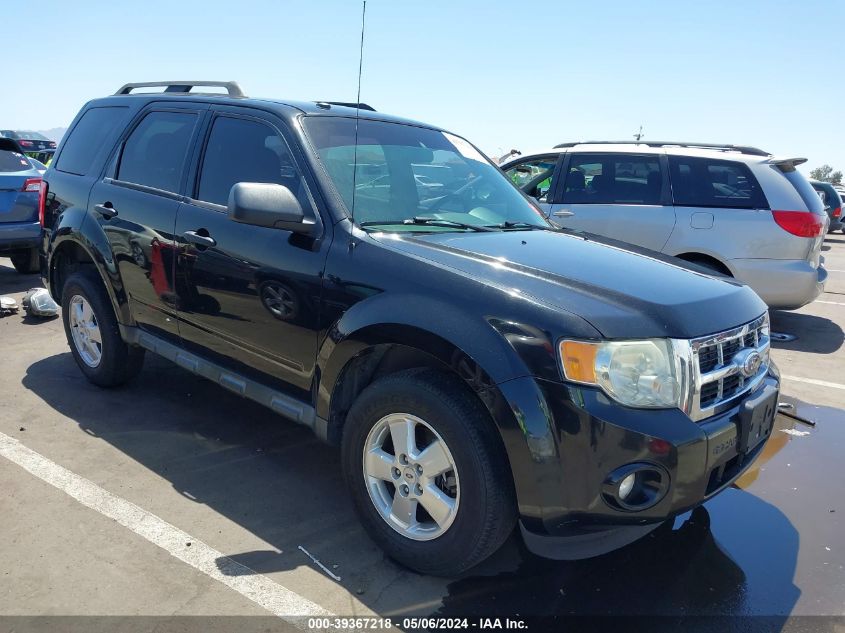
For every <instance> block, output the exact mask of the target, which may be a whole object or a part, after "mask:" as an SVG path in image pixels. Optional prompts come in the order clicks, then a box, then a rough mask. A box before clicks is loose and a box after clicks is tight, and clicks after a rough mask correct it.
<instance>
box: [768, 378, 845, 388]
mask: <svg viewBox="0 0 845 633" xmlns="http://www.w3.org/2000/svg"><path fill="white" fill-rule="evenodd" d="M780 377H781V378H784V379H786V380H792V381H794V382H806V383H807V384H808V385H818V386H819V387H830V388H831V389H845V385H840V384H839V383H838V382H827V381H826V380H816V379H815V378H801V377H799V376H788V375H786V374H781V376H780Z"/></svg>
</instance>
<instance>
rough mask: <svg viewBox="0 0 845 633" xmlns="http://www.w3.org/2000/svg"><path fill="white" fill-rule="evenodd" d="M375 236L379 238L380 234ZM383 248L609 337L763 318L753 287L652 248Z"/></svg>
mask: <svg viewBox="0 0 845 633" xmlns="http://www.w3.org/2000/svg"><path fill="white" fill-rule="evenodd" d="M375 237H376V239H379V237H378V236H377V235H376V236H375ZM390 238H391V239H389V240H383V244H384V245H385V246H390V247H393V248H396V249H398V250H400V251H402V252H405V253H407V254H409V255H413V256H416V257H418V258H423V259H427V260H430V261H433V262H437V263H438V264H440V265H442V266H446V267H449V268H451V269H453V270H455V271H457V272H460V273H462V274H464V275H466V276H468V277H471V278H473V279H476V280H478V281H479V283H485V281H487V280H489V281H490V282H491V283H493V284H495V285H496V286H498V287H505V288H508V287H509V288H514V289H517V290H519V291H520V293H522V294H523V295H525V296H528V297H531V298H532V299H535V300H537V301H539V302H542V303H545V304H547V305H552V306H554V307H556V308H559V309H560V310H565V311H567V312H570V313H572V314H575V315H578V316H580V317H581V318H583V319H585V320H586V321H588V322H589V323H590V324H592V325H593V327H595V328H596V329H597V330H598V331H599V332H601V334H602V336H604V337H606V338H650V337H666V336H668V337H673V338H693V337H696V336H702V335H705V334H711V333H714V332H719V331H722V330H727V329H730V328H732V327H735V326H737V325H741V324H743V323H746V322H748V321H751V320H753V319H755V318H757V317H759V316H760V315H761V314H762V313H763V312H765V311H766V304H765V303H764V302H763V301H762V300H761V299H760V298H759V297H758V296H757V295H756V294H755V293H754V291H752V290H751V289H750V288H748V287H746V286H744V285H742V284H741V283H739V282H736V281H734V280H732V279H729V278H722V277H713V276H711V275H709V274H706V273H704V272H701V271H700V270H695V269H693V268H692V267H688V266H686V265H685V263H684V262H682V261H680V260H678V259H675V258H670V257H666V256H663V255H660V254H659V253H655V252H653V251H647V250H643V249H638V248H637V247H634V246H631V245H628V244H625V245H622V244H621V243H610V242H608V241H606V240H601V241H599V240H597V239H594V238H592V237H583V236H579V235H573V234H570V233H566V232H555V231H500V232H484V233H481V232H477V233H455V232H447V233H431V234H422V233H414V234H413V235H402V234H400V235H398V236H397V235H396V234H391V235H390Z"/></svg>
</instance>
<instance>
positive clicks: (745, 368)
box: [733, 349, 763, 378]
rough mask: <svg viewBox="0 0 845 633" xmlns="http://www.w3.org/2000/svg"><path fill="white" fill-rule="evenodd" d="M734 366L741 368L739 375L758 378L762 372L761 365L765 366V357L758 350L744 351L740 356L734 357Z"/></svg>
mask: <svg viewBox="0 0 845 633" xmlns="http://www.w3.org/2000/svg"><path fill="white" fill-rule="evenodd" d="M733 362H734V364H736V365H737V366H738V367H739V373H741V374H742V375H743V376H745V377H746V378H751V377H752V376H756V375H757V372H758V371H760V365H762V364H763V357H762V356H760V353H759V352H758V351H757V350H753V349H744V350H742V351H741V352H740V353H739V354H737V355H736V356H734V359H733Z"/></svg>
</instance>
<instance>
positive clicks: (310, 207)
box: [15, 82, 823, 575]
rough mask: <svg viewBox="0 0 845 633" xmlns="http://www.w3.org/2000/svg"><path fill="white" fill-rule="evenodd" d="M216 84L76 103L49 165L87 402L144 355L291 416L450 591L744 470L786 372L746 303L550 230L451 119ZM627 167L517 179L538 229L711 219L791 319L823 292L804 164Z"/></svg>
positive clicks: (608, 541) (598, 162)
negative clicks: (767, 267)
mask: <svg viewBox="0 0 845 633" xmlns="http://www.w3.org/2000/svg"><path fill="white" fill-rule="evenodd" d="M156 85H157V86H160V87H161V88H162V89H163V92H161V93H150V92H142V93H137V92H136V89H138V88H142V87H143V88H144V89H145V90H149V89H150V88H152V87H153V86H156ZM204 85H208V82H182V83H179V84H168V83H167V82H162V83H159V84H146V83H145V84H127V85H126V86H124V87H122V88H121V89H119V90H118V91H117V92H116V93H115V94H114V95H112V96H108V97H104V98H98V99H94V100H92V101H90V102H89V103H87V104H86V105H85V106H84V107H83V109H82V110H81V112H80V113H79V114H78V115H77V117H76V119H75V120H74V122H73V123H72V125H71V127H70V129H69V131H68V133H67V134H66V136H65V138H64V139H63V141H62V143H61V146H60V147H59V149H58V151H57V155H56V158H55V160H54V161H53V163H51V165H50V166H49V168H48V169H47V172H46V174H45V175H44V183H43V185H44V186H43V187H42V188H41V189H40V193H41V194H42V195H41V197H40V200H39V206H40V208H41V212H40V217H41V218H42V224H43V232H42V244H41V249H40V254H41V270H42V274H43V276H44V279H45V283H46V284H47V287H48V288H49V290H50V292H51V294H52V296H53V297H54V298H55V299H56V300H57V301H60V302H61V305H62V318H63V322H64V327H65V332H66V334H67V339H68V344H69V346H70V349H71V352H72V354H73V357H74V359H75V361H76V363H77V365H78V367H79V369H80V371H81V372H82V373H83V374H84V375H85V376H86V377H87V378H88V379H89V380H90V381H91V382H92V383H94V384H97V385H101V386H104V387H111V386H115V385H119V384H122V383H124V382H126V381H128V380H130V379H132V377H133V376H135V375H136V374H137V373H138V372H139V371H141V368H142V364H143V360H144V355H145V353H146V352H150V353H156V354H160V355H163V356H164V357H166V358H170V359H171V360H173V361H175V362H177V363H178V364H179V365H180V366H181V367H184V368H185V369H187V370H189V371H193V372H195V373H197V374H199V375H201V376H204V377H206V378H209V379H211V380H214V381H215V382H218V383H219V384H220V385H222V386H225V387H226V388H227V389H229V390H231V391H233V392H235V393H237V394H240V395H241V396H244V397H246V398H250V399H253V400H255V401H257V402H260V403H262V404H264V405H266V406H267V407H269V408H270V409H271V410H273V411H276V412H277V413H280V414H282V415H284V416H286V417H289V418H291V419H293V420H295V421H297V422H299V423H301V424H304V425H307V426H308V427H310V428H311V429H313V430H314V432H315V433H316V434H317V435H318V436H319V437H320V438H322V439H324V440H326V441H327V442H329V443H331V444H334V445H336V446H338V447H339V449H340V453H341V469H342V471H343V475H344V478H345V484H346V489H347V490H348V494H349V497H350V499H351V501H352V503H353V504H354V506H355V508H356V510H357V512H358V514H359V517H360V519H361V521H362V523H363V524H364V525H365V526H366V528H367V531H368V533H369V534H370V535H371V536H372V538H373V539H374V540H375V541H376V542H377V543H378V544H379V545H381V547H383V548H384V550H385V551H386V552H387V553H388V554H389V555H390V556H391V557H393V558H394V559H395V560H397V561H399V562H401V563H403V564H404V565H407V566H409V567H411V568H413V569H416V570H418V571H422V572H426V573H433V574H442V575H452V574H459V573H461V572H463V571H465V570H467V569H468V568H470V567H472V566H473V565H475V564H477V563H479V562H480V561H482V560H484V559H485V558H486V557H487V556H489V555H490V554H491V553H492V552H494V551H495V550H496V549H497V548H498V547H499V546H500V545H501V544H502V543H503V542H504V541H505V539H506V538H507V537H508V536H509V535H510V534H511V533H512V532H513V530H514V528H515V527H516V526H517V525H519V526H520V531H521V533H522V536H523V539H524V541H525V543H526V544H527V546H528V547H529V548H530V549H531V550H533V551H535V552H537V553H540V554H543V555H545V556H549V557H552V558H559V559H577V558H586V557H590V556H596V555H599V554H602V553H605V552H608V551H611V550H613V549H616V548H619V547H622V546H624V545H625V544H627V543H630V542H632V541H633V540H635V539H638V538H640V537H642V536H644V535H646V534H647V533H649V532H650V531H652V530H653V529H655V528H656V527H657V526H659V525H660V524H661V523H662V522H664V521H665V520H666V519H668V518H671V517H674V516H676V515H678V514H680V513H683V512H686V511H688V510H690V509H691V508H694V507H696V506H698V505H700V504H701V503H703V502H704V501H705V500H707V499H710V498H712V497H713V496H714V495H717V494H719V493H720V492H721V491H723V490H724V489H726V488H727V487H729V486H730V485H731V484H732V483H733V482H734V481H736V479H737V478H738V477H739V476H740V475H741V474H742V473H743V472H744V471H745V470H746V469H747V468H748V467H749V466H750V465H751V463H752V462H753V461H754V459H755V458H756V457H757V456H758V455H759V454H760V451H761V450H762V448H763V446H764V444H765V443H766V441H767V439H768V438H769V437H770V435H771V432H772V426H773V421H774V416H775V412H776V410H777V404H778V394H779V375H778V371H777V369H776V368H775V366H774V365H773V364H772V363H771V360H770V357H769V346H770V332H769V320H768V311H767V306H766V304H765V303H764V302H763V301H762V300H761V299H760V297H758V296H757V295H756V294H755V293H754V292H753V291H752V290H751V289H750V288H748V287H747V286H745V285H743V284H741V283H738V282H737V281H736V280H734V279H731V278H730V277H728V276H726V275H719V276H714V275H711V274H708V272H707V271H706V270H705V269H702V268H700V267H698V266H694V265H689V266H687V265H685V264H684V263H683V262H681V261H680V260H678V259H675V258H671V257H668V256H665V255H661V254H660V253H658V252H654V251H651V250H646V249H643V248H639V247H637V246H633V245H630V244H626V245H620V243H618V242H611V241H609V240H606V239H605V238H601V237H597V236H594V235H588V234H586V233H579V232H575V231H567V230H562V229H559V228H555V227H554V226H552V225H551V224H550V223H549V222H548V221H547V219H546V218H545V217H543V215H542V214H540V213H539V212H538V208H537V206H536V204H535V201H533V200H531V199H530V198H529V197H527V196H526V195H524V194H523V193H522V192H520V191H519V190H518V189H517V188H516V187H514V186H513V185H512V184H511V183H510V182H509V181H508V179H507V178H506V177H505V176H504V175H503V174H502V172H501V171H500V170H499V169H498V168H497V167H496V166H495V165H493V164H492V163H491V162H490V161H489V160H488V159H487V158H486V157H485V156H484V155H483V153H482V152H480V151H479V150H478V149H477V148H476V147H475V146H474V145H472V144H471V143H470V142H469V141H467V140H466V139H464V138H462V137H460V136H458V135H456V134H453V133H451V132H448V131H446V130H442V129H440V128H436V127H433V126H430V125H426V124H423V123H418V122H414V121H408V120H405V119H401V118H398V117H394V116H390V115H385V114H381V113H378V112H375V111H374V110H373V109H372V108H364V107H354V104H353V107H350V104H339V103H329V102H308V103H296V102H291V101H288V100H279V101H274V100H266V99H261V100H256V99H250V98H248V97H247V96H245V95H244V94H243V91H242V90H241V89H240V87H239V86H238V85H237V84H234V83H231V82H213V83H212V84H211V85H214V86H217V87H222V88H224V89H225V90H226V92H227V93H228V95H221V94H216V95H212V94H202V93H200V94H198V93H197V92H196V91H195V88H200V89H202V87H203V86H204ZM570 149H571V151H569V150H570ZM624 149H626V148H624V147H621V146H619V147H617V146H613V147H609V146H598V147H593V148H592V149H591V152H590V153H581V152H579V151H578V150H579V148H577V147H574V146H573V147H572V148H567V149H558V150H555V151H554V152H550V153H548V154H544V155H543V156H540V157H538V159H537V161H535V163H536V164H529V163H522V165H523V167H522V169H523V170H534V172H536V174H535V173H534V172H532V177H530V178H529V180H528V182H527V183H524V184H525V185H526V186H527V189H528V190H529V191H531V192H532V194H533V195H535V196H536V197H537V198H539V199H541V200H542V204H544V205H546V208H547V214H548V215H549V216H551V217H552V218H554V219H555V220H560V219H567V218H573V217H576V218H577V217H586V216H589V215H590V211H591V210H593V209H594V208H597V207H596V206H595V205H598V204H600V205H603V206H604V208H606V209H607V210H608V212H612V211H613V210H614V209H613V206H614V205H620V204H623V205H626V207H627V209H628V213H623V214H619V215H617V216H615V217H614V220H613V222H614V223H618V224H620V225H621V226H622V230H623V233H622V236H623V237H624V236H630V235H634V234H637V235H641V236H643V240H645V239H646V238H645V235H646V231H645V230H643V229H641V228H640V227H639V224H638V223H637V222H633V221H632V215H634V214H635V212H636V211H640V212H641V213H640V215H641V217H642V218H643V220H644V222H645V225H646V226H650V227H652V230H653V231H655V232H658V233H660V235H662V237H661V238H660V239H659V240H658V241H659V242H664V244H658V243H657V242H654V243H652V242H649V244H651V245H653V246H657V247H658V248H657V250H660V249H661V248H662V247H663V246H664V245H665V243H666V242H668V241H669V240H670V239H671V237H672V234H673V229H672V227H671V226H667V224H668V221H667V220H666V219H665V218H664V216H667V217H668V216H671V217H674V218H676V220H675V221H674V223H675V224H682V223H686V224H687V225H689V226H690V227H691V229H694V230H701V231H709V230H712V227H713V226H715V225H718V226H721V224H722V215H723V214H722V211H721V209H722V208H723V207H725V208H727V209H729V210H730V211H732V212H735V213H736V214H737V215H738V217H739V222H740V223H745V224H747V225H748V231H751V232H752V233H751V234H754V232H756V233H757V234H758V235H759V239H758V240H757V241H759V242H761V243H766V242H771V241H776V242H777V244H778V246H779V247H781V248H784V249H786V257H788V258H790V259H789V261H791V262H794V264H793V266H794V268H795V269H796V270H797V272H795V273H794V275H795V277H796V281H795V283H798V284H799V285H801V284H803V283H804V281H803V279H804V277H807V278H810V277H812V280H811V281H812V283H811V284H808V285H810V286H812V288H808V289H803V288H802V289H803V290H805V292H806V296H805V295H801V296H800V297H796V298H784V299H783V300H782V301H783V302H784V303H789V304H799V303H801V302H802V301H805V300H809V299H808V297H809V296H810V295H812V294H813V292H815V291H816V284H817V283H820V282H821V281H822V279H821V278H820V277H821V273H820V272H818V261H817V260H818V240H819V239H820V237H819V235H817V233H819V231H820V223H821V220H820V219H819V218H820V216H819V214H820V213H823V210H822V206H821V200H820V199H819V197H818V196H817V195H816V193H815V192H814V191H813V189H812V188H811V187H810V186H809V184H808V183H807V182H806V180H804V179H803V178H799V177H797V176H796V172H795V170H794V166H795V164H796V160H794V159H791V160H789V159H787V160H775V159H773V158H772V157H768V156H767V155H763V154H748V153H744V152H743V151H724V152H715V151H712V150H708V151H706V152H705V151H703V150H701V151H699V150H695V151H693V153H692V155H687V154H685V153H680V152H679V153H672V152H670V151H669V150H668V149H667V148H650V149H648V150H647V151H637V152H633V153H632V152H628V153H625V152H624V151H623V150H624ZM628 149H630V148H628ZM685 151H686V150H685ZM696 152H698V153H696ZM751 156H753V160H752V159H751V158H750V157H751ZM15 159H16V160H18V161H20V160H21V159H20V158H18V157H15ZM540 159H542V160H540ZM714 161H716V162H714ZM21 166H23V165H22V164H21ZM516 168H517V167H514V170H516ZM670 172H671V178H672V179H673V181H674V182H675V183H676V184H677V186H676V187H675V191H676V194H677V197H676V198H673V197H672V189H670V188H669V186H668V183H669V178H670V175H669V174H670ZM702 173H703V174H704V178H706V179H707V180H706V181H707V182H709V183H710V189H707V187H700V186H699V184H700V183H701V182H703V181H702V180H700V179H698V178H699V177H700V175H701V174H702ZM520 174H522V175H526V176H527V175H528V174H524V173H523V172H520ZM569 174H572V176H571V177H570V176H569ZM17 186H18V185H17V184H15V187H17ZM532 188H533V189H532ZM537 189H542V191H540V192H538V191H537ZM44 192H46V196H45V195H43V194H44ZM681 192H684V193H683V197H681ZM538 194H539V195H538ZM591 205H592V206H591ZM708 205H710V206H708ZM720 205H721V206H720ZM726 205H730V206H726ZM765 206H770V207H771V208H772V209H775V210H776V211H775V212H774V213H773V212H772V211H771V210H769V209H766V210H765V211H764V209H763V207H765ZM633 207H636V209H634V208H633ZM562 211H565V212H567V213H568V214H569V215H568V216H567V213H558V212H562ZM725 215H727V213H725ZM758 215H759V216H760V218H762V217H763V216H767V221H766V222H769V223H771V224H772V226H768V224H767V223H764V222H763V220H761V219H760V218H758V217H756V216H758ZM717 216H718V218H717ZM726 221H728V222H736V220H731V219H730V218H728V219H727V220H726ZM696 227H698V228H696ZM748 231H746V234H748ZM626 232H627V233H628V234H630V235H626ZM686 232H687V231H686V229H685V230H684V233H686ZM779 232H782V233H784V234H785V235H787V236H791V238H794V240H795V242H794V243H793V242H785V241H781V240H779V238H780V237H781V236H780V233H779ZM649 239H650V238H649ZM713 242H714V243H717V242H718V240H713ZM755 248H758V249H759V251H754V252H760V253H764V254H765V255H766V256H771V259H772V260H773V261H775V262H776V263H777V262H778V260H777V259H776V258H775V257H774V256H773V255H771V254H770V253H769V251H767V250H765V247H764V245H761V246H759V247H755ZM746 258H748V255H747V252H746V254H745V255H744V256H743V259H746ZM727 261H729V262H732V261H733V260H731V259H730V258H729V259H728V260H727ZM732 265H734V264H732ZM746 268H750V266H746ZM782 268H783V269H784V270H786V269H789V266H787V265H783V266H782ZM737 270H738V268H737ZM790 283H792V281H791V282H790ZM237 423H238V421H233V424H237ZM737 521H739V522H741V521H742V518H741V517H737Z"/></svg>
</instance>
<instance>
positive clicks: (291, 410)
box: [120, 326, 324, 435]
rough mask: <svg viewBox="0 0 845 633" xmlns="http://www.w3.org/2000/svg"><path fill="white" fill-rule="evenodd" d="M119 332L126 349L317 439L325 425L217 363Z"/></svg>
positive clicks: (311, 412) (134, 331)
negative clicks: (153, 357) (170, 365)
mask: <svg viewBox="0 0 845 633" xmlns="http://www.w3.org/2000/svg"><path fill="white" fill-rule="evenodd" d="M120 330H121V335H122V336H123V340H124V341H126V342H127V343H128V344H129V345H138V346H140V347H143V348H144V349H146V350H149V351H151V352H153V353H154V354H158V355H159V356H162V357H164V358H166V359H167V360H170V361H173V362H174V363H176V364H177V365H179V367H181V368H182V369H187V370H188V371H189V372H191V373H194V374H197V375H198V376H202V377H203V378H208V379H209V380H211V381H213V382H216V383H217V384H219V385H221V386H222V387H225V388H226V389H228V390H229V391H231V392H233V393H236V394H238V395H239V396H242V397H244V398H248V399H249V400H253V401H255V402H257V403H258V404H263V405H264V406H265V407H268V408H269V409H272V410H273V411H275V412H276V413H278V414H279V415H283V416H284V417H286V418H289V419H291V420H293V421H294V422H298V423H299V424H303V425H305V426H307V427H308V428H310V429H311V430H313V431H315V432H317V434H318V435H320V432H319V431H320V430H321V428H318V427H322V426H324V425H323V424H318V421H317V415H316V411H315V409H314V407H312V406H311V405H310V404H307V403H305V402H302V401H301V400H298V399H296V398H294V397H292V396H289V395H287V394H285V393H282V392H281V391H277V390H275V389H271V388H270V387H267V386H265V385H262V384H261V383H259V382H256V381H254V380H252V379H250V378H246V377H244V376H241V375H240V374H237V373H235V372H233V371H231V370H228V369H224V368H223V367H221V366H220V365H217V364H216V363H212V362H211V361H209V360H206V359H204V358H202V357H200V356H197V355H196V354H192V353H191V352H189V351H187V350H184V349H182V348H181V347H179V346H178V345H174V344H173V343H170V342H169V341H165V340H164V339H162V338H159V337H158V336H155V335H154V334H150V333H149V332H144V331H143V330H140V329H139V328H137V327H126V326H121V327H120Z"/></svg>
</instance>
